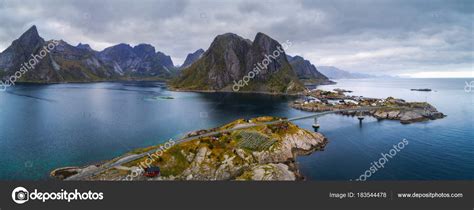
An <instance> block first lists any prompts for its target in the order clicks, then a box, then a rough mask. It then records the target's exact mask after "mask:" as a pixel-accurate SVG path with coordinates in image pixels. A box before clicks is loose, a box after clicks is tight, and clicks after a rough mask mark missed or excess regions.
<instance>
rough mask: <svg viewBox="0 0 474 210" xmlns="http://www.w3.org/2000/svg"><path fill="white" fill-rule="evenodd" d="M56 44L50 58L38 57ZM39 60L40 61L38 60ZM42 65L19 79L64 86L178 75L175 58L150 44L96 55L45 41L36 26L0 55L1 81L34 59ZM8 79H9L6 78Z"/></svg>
mask: <svg viewBox="0 0 474 210" xmlns="http://www.w3.org/2000/svg"><path fill="white" fill-rule="evenodd" d="M53 43H54V45H55V46H54V48H52V49H51V50H50V51H49V53H48V54H46V55H45V56H44V57H43V58H41V59H40V57H38V55H39V54H40V53H41V50H42V49H43V48H44V46H50V44H53ZM35 56H36V57H35ZM34 58H36V61H37V62H38V64H36V65H35V67H34V68H33V69H31V70H30V71H27V72H25V74H24V75H22V76H21V78H19V80H18V81H21V82H38V83H61V82H93V81H110V80H149V79H167V78H171V77H172V76H173V75H175V74H176V73H177V69H176V68H175V67H174V66H173V62H172V61H171V57H170V56H168V55H166V54H164V53H162V52H156V51H155V48H154V47H153V46H151V45H148V44H140V45H137V46H135V47H131V46H130V45H127V44H118V45H115V46H112V47H109V48H106V49H104V50H103V51H100V52H97V51H94V50H93V49H92V48H91V47H90V46H89V45H87V44H79V45H77V46H72V45H70V44H68V43H67V42H65V41H62V40H50V41H45V40H44V39H43V38H41V37H40V35H39V34H38V31H37V29H36V26H32V27H31V28H30V29H28V30H27V31H26V32H25V33H23V34H22V35H21V36H20V37H19V38H18V39H16V40H15V41H13V43H12V44H11V45H10V46H9V47H8V48H7V49H5V50H4V51H3V52H2V53H0V77H2V78H3V79H7V78H8V77H10V76H11V75H14V74H15V73H16V72H17V71H19V70H20V69H21V68H22V67H24V66H25V64H27V63H28V62H29V61H31V59H34ZM5 77H7V78H5Z"/></svg>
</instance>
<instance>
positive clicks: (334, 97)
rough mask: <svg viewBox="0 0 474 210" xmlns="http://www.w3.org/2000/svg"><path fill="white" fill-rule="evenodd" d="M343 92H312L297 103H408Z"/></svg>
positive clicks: (381, 104)
mask: <svg viewBox="0 0 474 210" xmlns="http://www.w3.org/2000/svg"><path fill="white" fill-rule="evenodd" d="M342 92H349V91H346V90H344V91H341V90H338V89H335V91H322V90H316V91H312V92H311V93H310V94H308V95H307V96H305V97H304V98H303V99H302V100H300V101H297V102H296V103H297V104H298V103H299V104H303V105H309V104H325V105H356V106H357V105H361V106H383V105H385V104H386V103H387V102H390V103H395V104H398V105H402V104H405V103H406V102H405V101H404V100H402V99H395V98H387V99H378V98H368V97H363V96H346V95H344V94H343V93H342Z"/></svg>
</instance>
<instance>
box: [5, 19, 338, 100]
mask: <svg viewBox="0 0 474 210" xmlns="http://www.w3.org/2000/svg"><path fill="white" fill-rule="evenodd" d="M53 45H54V47H53V48H51V49H50V50H48V53H45V52H44V50H43V49H46V46H48V47H49V46H53ZM277 51H278V52H279V53H278V56H276V57H275V58H274V59H271V60H270V62H269V64H268V65H267V66H266V68H261V69H260V71H259V72H258V73H257V74H254V77H252V81H251V82H248V83H246V85H245V86H244V87H241V89H240V90H241V91H250V92H271V93H296V92H300V91H302V90H304V88H305V87H304V85H305V84H308V83H311V84H317V85H319V84H329V83H331V81H330V80H329V79H328V78H327V77H326V76H324V75H323V74H322V73H320V72H319V71H318V69H317V68H316V67H315V66H314V65H313V64H311V63H310V62H309V61H308V60H305V59H304V58H302V57H301V56H294V57H292V56H288V55H286V53H285V52H284V49H282V45H281V44H280V43H279V42H278V41H276V40H274V39H272V38H271V37H269V36H268V35H266V34H263V33H257V35H256V36H255V38H254V40H253V41H251V40H249V39H244V38H242V37H240V36H238V35H236V34H233V33H226V34H222V35H218V36H217V37H215V39H214V41H213V42H212V43H211V45H210V47H209V48H208V49H207V50H206V51H204V50H203V49H198V50H196V51H195V52H193V53H190V54H188V56H187V57H186V60H185V61H184V63H183V64H182V65H181V66H180V67H179V68H178V67H175V65H174V63H173V61H172V59H171V57H170V56H168V55H166V54H165V53H163V52H160V51H157V50H156V49H155V47H153V46H152V45H150V44H139V45H136V46H130V45H129V44H124V43H122V44H117V45H114V46H111V47H108V48H105V49H104V50H102V51H95V50H93V49H92V48H91V47H90V46H89V45H88V44H83V43H79V44H78V45H77V46H73V45H70V44H68V43H67V42H65V41H63V40H49V41H45V40H44V39H43V38H42V37H41V36H40V35H39V33H38V30H37V28H36V26H32V27H31V28H29V29H28V30H27V31H26V32H24V33H23V34H22V35H21V36H20V37H19V38H18V39H16V40H15V41H13V42H12V44H11V45H10V46H9V47H8V48H7V49H5V50H4V51H3V52H1V53H0V78H2V79H3V80H8V79H9V78H11V76H12V75H15V73H18V71H19V70H20V69H22V67H23V68H24V67H25V65H27V66H28V64H27V63H28V62H29V61H31V60H32V59H34V58H36V59H35V60H36V61H37V64H35V65H34V68H33V69H31V70H30V71H22V73H24V74H23V75H21V77H18V78H17V81H18V82H36V83H63V82H95V81H119V80H166V81H169V84H170V86H171V87H172V88H174V89H178V90H179V89H182V90H204V91H229V90H231V89H232V86H233V85H234V84H236V82H239V81H240V80H242V79H243V78H244V77H245V76H246V75H249V73H250V74H252V73H251V72H252V71H254V69H255V68H256V67H257V65H261V62H262V61H263V60H264V59H265V58H268V55H272V53H275V52H277ZM41 53H44V54H45V55H44V56H42V57H40V59H38V58H39V57H38V55H39V54H41ZM35 56H36V57H35ZM254 73H255V72H254Z"/></svg>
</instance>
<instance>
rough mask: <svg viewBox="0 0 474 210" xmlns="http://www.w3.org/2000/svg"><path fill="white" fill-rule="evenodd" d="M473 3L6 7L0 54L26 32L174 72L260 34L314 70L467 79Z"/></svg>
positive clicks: (0, 3) (0, 21) (1, 2)
mask: <svg viewBox="0 0 474 210" xmlns="http://www.w3.org/2000/svg"><path fill="white" fill-rule="evenodd" d="M473 11H474V9H473V3H472V1H438V0H434V1H413V0H411V1H408V0H402V1H367V0H362V1H330V0H328V1H314V0H311V1H310V0H308V1H306V0H298V1H287V0H278V1H218V0H214V1H192V0H178V1H176V0H175V1H173V0H170V1H164V0H163V1H124V0H119V1H91V0H89V1H59V0H58V1H54V0H49V1H41V2H40V1H33V0H29V1H5V0H0V49H5V48H6V47H7V46H8V45H9V44H10V43H11V41H13V40H14V39H15V38H17V37H18V36H19V35H20V34H21V33H22V32H23V31H24V30H26V29H27V28H28V27H30V26H31V25H32V24H36V25H37V26H38V29H39V31H40V33H41V35H42V36H43V37H44V38H46V39H52V38H55V39H64V40H66V41H68V42H70V43H71V44H77V43H78V42H85V43H89V44H91V46H93V47H94V48H96V49H98V50H101V49H103V48H105V47H108V46H110V45H113V44H117V43H121V42H124V43H130V44H132V45H133V44H138V43H150V44H153V45H154V46H155V47H156V48H157V50H160V51H163V52H165V53H167V54H170V55H171V56H172V57H173V59H174V61H175V63H177V64H180V63H181V62H182V61H183V60H184V57H185V56H186V54H187V53H189V52H192V51H194V50H196V49H197V48H204V49H205V48H207V47H208V46H209V44H210V42H211V41H212V40H213V38H214V37H215V36H216V35H218V34H222V33H226V32H233V33H236V34H239V35H241V36H243V37H245V38H249V39H253V38H254V36H255V34H256V33H257V32H259V31H261V32H264V33H267V34H268V35H270V36H271V37H273V38H275V39H277V40H278V41H280V42H283V41H285V40H290V41H292V43H294V45H293V46H292V47H291V48H290V49H288V52H289V54H293V55H295V54H299V55H302V56H304V57H305V58H307V59H309V60H311V62H313V63H314V64H316V65H334V66H338V67H341V68H345V69H349V70H355V71H360V72H365V73H375V74H382V73H383V74H400V75H406V74H415V73H420V72H446V71H457V72H468V71H472V60H473V53H472V52H473V41H472V37H473V25H472V19H473Z"/></svg>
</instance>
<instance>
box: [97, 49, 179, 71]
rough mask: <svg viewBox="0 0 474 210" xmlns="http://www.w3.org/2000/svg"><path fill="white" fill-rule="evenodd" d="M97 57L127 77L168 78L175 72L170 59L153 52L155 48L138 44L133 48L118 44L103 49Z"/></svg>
mask: <svg viewBox="0 0 474 210" xmlns="http://www.w3.org/2000/svg"><path fill="white" fill-rule="evenodd" d="M98 55H99V58H100V59H101V60H103V61H105V62H106V63H107V64H108V65H109V66H113V67H115V68H116V69H118V70H119V71H120V72H123V74H124V75H127V76H129V77H147V76H159V77H164V78H169V77H171V76H172V75H173V74H174V71H175V69H174V65H173V61H172V60H171V57H170V56H168V55H165V54H164V53H162V52H155V48H154V47H153V46H151V45H149V44H139V45H137V46H135V47H131V46H130V45H128V44H118V45H115V46H112V47H108V48H106V49H104V50H103V51H101V52H99V53H98ZM117 67H118V68H117Z"/></svg>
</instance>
